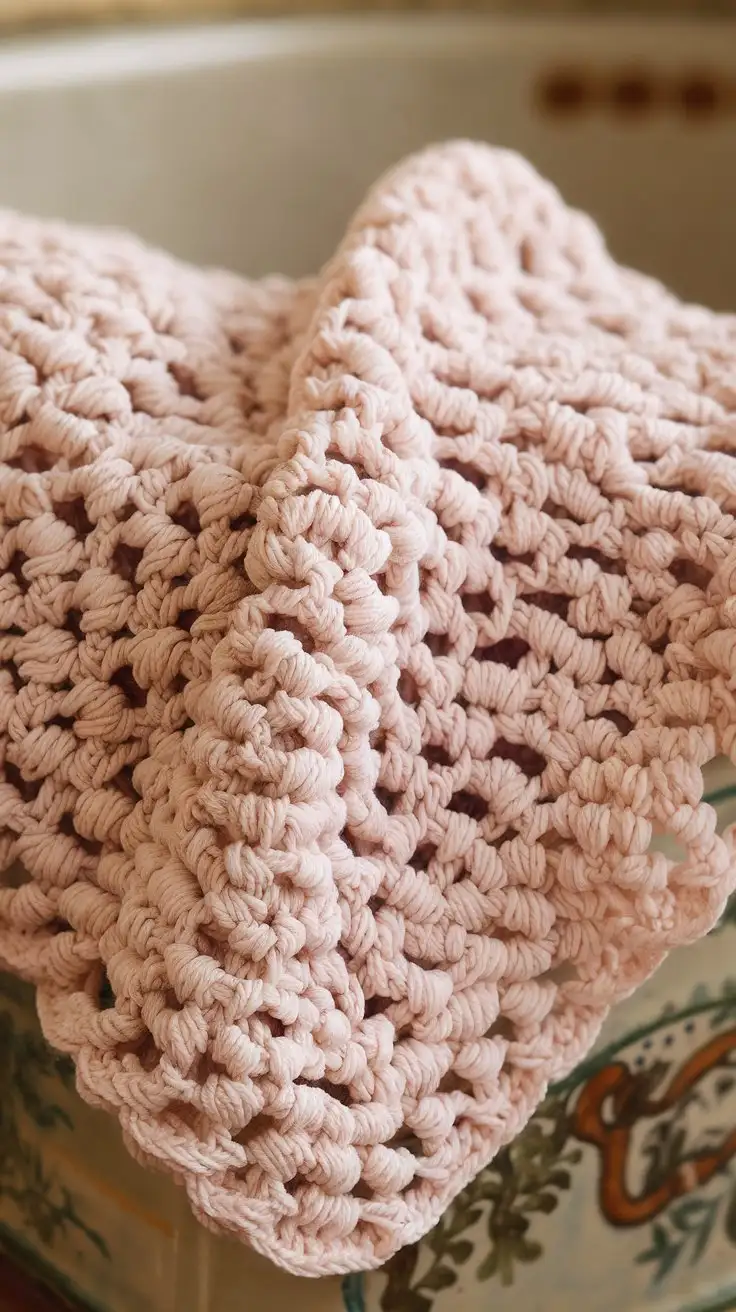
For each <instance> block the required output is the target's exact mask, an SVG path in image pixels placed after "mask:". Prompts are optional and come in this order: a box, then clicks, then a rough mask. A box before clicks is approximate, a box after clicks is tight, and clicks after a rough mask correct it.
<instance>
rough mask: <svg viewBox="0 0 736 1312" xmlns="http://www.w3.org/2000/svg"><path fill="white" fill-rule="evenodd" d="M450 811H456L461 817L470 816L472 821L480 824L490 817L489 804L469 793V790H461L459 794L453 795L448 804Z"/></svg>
mask: <svg viewBox="0 0 736 1312" xmlns="http://www.w3.org/2000/svg"><path fill="white" fill-rule="evenodd" d="M447 809H448V811H455V812H456V813H457V814H459V815H467V816H470V819H471V820H476V821H477V822H478V824H480V823H481V821H482V820H485V818H486V816H487V815H488V803H487V802H485V801H484V800H483V798H482V797H478V796H477V794H476V793H469V792H468V791H467V789H465V788H461V789H460V791H459V792H457V793H453V795H452V797H451V798H450V801H449V802H448V804H447Z"/></svg>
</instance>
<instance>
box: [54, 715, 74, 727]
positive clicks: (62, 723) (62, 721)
mask: <svg viewBox="0 0 736 1312" xmlns="http://www.w3.org/2000/svg"><path fill="white" fill-rule="evenodd" d="M48 725H49V727H51V726H52V725H53V727H54V728H55V729H73V728H74V716H73V715H55V716H54V717H53V719H51V720H49V721H48Z"/></svg>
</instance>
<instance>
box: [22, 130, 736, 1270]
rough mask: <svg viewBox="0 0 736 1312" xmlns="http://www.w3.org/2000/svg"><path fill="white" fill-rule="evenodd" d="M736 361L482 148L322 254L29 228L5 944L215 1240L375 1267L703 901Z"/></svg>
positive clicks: (388, 202) (679, 934)
mask: <svg viewBox="0 0 736 1312" xmlns="http://www.w3.org/2000/svg"><path fill="white" fill-rule="evenodd" d="M734 361H736V318H734V317H729V316H723V315H716V314H712V313H710V312H709V311H707V310H704V309H701V308H697V307H690V306H683V305H682V304H680V303H679V302H678V301H677V300H676V298H675V297H673V296H672V295H670V294H669V293H668V292H667V291H665V290H664V289H663V288H662V287H661V286H660V285H659V284H657V283H655V282H654V281H652V280H650V279H647V278H645V277H643V276H641V275H639V274H636V273H632V272H630V271H628V270H624V269H622V268H620V267H619V266H618V265H617V264H616V263H615V262H614V260H613V259H612V258H611V256H610V255H609V254H608V253H607V250H606V247H605V245H604V242H603V239H602V237H601V236H600V234H599V232H598V230H597V229H596V228H595V226H594V225H593V223H592V222H591V221H590V220H589V219H587V218H586V217H584V216H582V215H580V214H578V213H576V212H574V211H571V210H570V209H568V208H567V207H566V205H565V204H564V203H563V201H562V200H561V199H560V197H559V195H558V194H557V192H556V191H555V190H554V188H552V187H551V186H550V185H549V184H548V183H546V182H544V181H543V180H542V179H540V178H539V177H538V176H537V174H536V173H535V172H534V170H533V169H532V168H531V167H530V166H529V165H528V164H526V163H525V162H524V161H523V160H521V159H520V158H518V157H517V156H515V155H511V154H508V153H505V152H502V151H496V150H493V149H491V148H489V147H485V146H475V145H472V144H466V143H459V144H451V145H449V146H445V147H440V148H436V149H432V150H430V151H427V152H425V153H424V154H423V155H420V156H418V157H416V158H414V159H411V160H409V161H408V162H407V163H405V164H403V165H401V166H400V167H399V168H398V169H397V170H395V171H394V172H393V173H392V174H390V175H389V176H388V177H387V178H385V179H384V180H383V181H382V182H381V183H379V185H378V186H377V188H376V189H375V190H374V191H373V193H372V194H371V195H370V196H369V198H368V200H367V201H366V202H365V204H364V206H363V207H362V209H361V210H360V211H359V213H358V214H357V216H356V217H355V219H354V220H353V222H352V224H351V226H350V228H349V230H348V232H347V235H346V237H345V240H344V242H343V244H342V245H341V247H340V249H339V250H338V252H337V254H336V255H335V257H334V259H333V260H332V262H331V263H330V264H329V265H328V267H327V268H326V269H325V270H324V271H323V273H322V274H321V275H320V277H319V278H318V279H316V280H314V281H310V282H305V283H302V284H289V283H287V282H284V281H278V280H269V281H267V282H263V283H249V282H246V281H244V280H242V279H239V278H236V277H233V276H229V275H226V274H220V273H203V272H198V271H195V270H193V269H190V268H187V267H184V266H182V265H181V264H178V263H177V262H175V261H173V260H171V259H169V258H168V257H166V256H164V255H161V254H158V253H155V252H151V251H148V250H147V249H145V248H144V247H143V246H141V245H140V244H138V243H136V242H135V241H133V240H132V239H131V238H128V237H125V236H115V235H111V234H99V233H89V232H83V231H79V230H73V229H67V228H63V227H59V226H54V225H47V224H40V223H35V222H30V221H27V220H25V219H20V218H18V217H15V216H4V217H3V218H2V220H1V221H0V461H1V464H0V572H1V577H0V664H1V669H0V762H1V763H2V782H1V783H0V841H1V857H2V868H3V870H4V871H5V873H4V875H3V876H2V877H1V878H0V959H1V960H2V962H3V963H4V965H5V966H6V967H7V968H9V969H11V970H13V971H15V972H17V973H18V974H20V975H22V976H24V977H26V978H27V979H30V980H32V981H33V983H34V984H35V986H36V990H37V1000H38V1008H39V1014H40V1017H41V1022H42V1025H43V1029H44V1032H45V1034H46V1036H47V1038H48V1039H49V1041H50V1042H51V1043H52V1044H53V1045H54V1046H55V1047H56V1048H58V1049H60V1050H62V1051H64V1052H67V1053H70V1054H71V1055H72V1056H73V1058H74V1061H75V1064H76V1071H77V1083H78V1087H79V1090H80V1093H81V1094H82V1096H83V1097H84V1098H86V1099H87V1100H88V1101H89V1102H91V1103H93V1104H95V1105H97V1106H100V1107H102V1108H104V1109H106V1110H108V1111H110V1112H112V1113H113V1114H114V1115H116V1116H117V1117H118V1118H119V1121H120V1124H121V1126H122V1130H123V1134H124V1136H125V1140H126V1143H127V1145H128V1146H129V1148H130V1150H131V1151H132V1152H133V1154H134V1155H135V1156H136V1157H138V1158H140V1159H141V1160H143V1161H144V1162H146V1163H149V1164H152V1165H156V1166H159V1167H163V1168H165V1169H166V1170H168V1171H169V1172H171V1173H172V1174H173V1175H174V1177H175V1178H176V1179H177V1180H178V1181H179V1182H180V1183H181V1184H182V1185H183V1186H184V1187H185V1188H186V1190H187V1193H188V1196H189V1200H190V1203H191V1206H192V1208H193V1210H194V1212H195V1214H196V1216H197V1217H198V1218H199V1219H200V1220H201V1221H203V1222H204V1223H205V1224H206V1225H208V1226H210V1227H212V1228H213V1229H215V1230H217V1231H219V1232H224V1233H227V1234H231V1235H235V1236H238V1237H240V1238H243V1239H245V1240H247V1241H248V1242H249V1243H250V1244H251V1245H253V1247H255V1248H256V1249H257V1250H259V1251H260V1252H261V1253H264V1254H266V1255H267V1256H269V1257H271V1258H272V1259H273V1260H274V1261H276V1262H277V1263H279V1265H281V1266H284V1267H286V1268H287V1269H289V1270H291V1271H293V1272H296V1273H299V1274H303V1275H320V1274H325V1273H336V1272H346V1271H352V1270H358V1269H367V1268H370V1267H374V1266H377V1265H379V1264H381V1263H382V1262H384V1261H385V1260H386V1259H387V1258H388V1257H389V1256H391V1254H392V1253H394V1252H395V1251H396V1250H397V1249H398V1248H400V1247H401V1246H402V1245H403V1244H406V1243H409V1242H412V1241H414V1240H416V1239H417V1238H419V1237H420V1236H421V1235H422V1234H423V1233H425V1232H426V1231H427V1230H428V1229H429V1228H430V1227H431V1226H432V1225H433V1224H434V1223H435V1221H436V1220H437V1218H438V1217H439V1215H440V1214H441V1212H442V1211H443V1209H444V1208H445V1207H446V1206H447V1204H448V1203H449V1202H450V1201H451V1199H452V1198H453V1197H454V1196H455V1195H456V1194H457V1193H458V1191H459V1190H460V1189H461V1188H462V1187H463V1186H464V1185H465V1184H466V1183H467V1182H468V1180H469V1179H470V1178H472V1176H473V1175H475V1174H476V1173H477V1171H478V1170H480V1169H481V1168H482V1167H483V1166H484V1165H485V1164H486V1163H487V1162H488V1161H489V1160H490V1159H491V1158H492V1157H493V1156H494V1155H495V1154H496V1153H497V1152H498V1150H499V1149H500V1148H501V1147H502V1145H504V1144H505V1143H507V1142H508V1141H509V1140H510V1139H512V1138H513V1137H514V1136H515V1135H516V1134H517V1133H518V1132H519V1130H520V1129H521V1128H522V1127H523V1126H524V1124H525V1123H526V1121H527V1120H528V1118H529V1117H530V1115H531V1114H532V1113H533V1111H534V1109H535V1108H536V1107H537V1105H538V1104H539V1102H540V1101H541V1099H542V1098H543V1096H544V1093H545V1090H546V1087H547V1085H548V1083H549V1082H550V1081H551V1080H556V1079H559V1078H561V1077H562V1076H564V1075H565V1074H566V1073H567V1072H569V1071H570V1070H571V1069H572V1068H573V1067H574V1066H575V1064H576V1063H577V1062H578V1061H579V1060H580V1059H581V1058H582V1056H583V1055H584V1054H585V1053H586V1052H587V1050H588V1049H589V1048H590V1046H591V1044H592V1043H593V1042H594V1040H595V1038H596V1035H597V1033H598V1031H599V1028H600V1025H601V1023H602V1021H603V1019H604V1018H605V1016H606V1015H607V1013H608V1011H609V1009H610V1008H611V1006H612V1005H613V1004H614V1003H616V1002H617V1001H618V1000H619V999H621V998H623V997H625V996H627V995H628V994H630V993H631V992H632V990H633V989H635V988H636V987H637V985H639V984H640V983H641V982H642V981H643V980H644V979H646V978H647V977H648V976H649V975H650V974H651V973H652V971H653V970H654V969H655V968H656V966H657V965H658V964H659V963H660V962H661V960H662V959H663V957H664V956H665V955H666V953H667V952H668V951H669V950H670V949H672V948H674V947H676V946H679V945H681V944H684V943H687V942H689V941H692V940H694V939H696V938H698V937H699V936H701V935H703V934H704V933H706V932H707V931H708V930H709V929H710V928H711V927H712V926H713V925H714V923H715V922H716V920H717V919H718V916H719V915H720V913H721V911H722V909H723V906H724V903H725V900H726V897H727V896H728V894H729V892H730V891H731V890H732V888H733V886H734V861H733V857H732V853H731V844H730V838H729V837H728V836H726V837H719V836H718V834H717V833H716V827H715V815H714V812H713V811H712V809H711V808H710V807H709V806H707V805H706V804H704V803H703V801H702V793H703V783H702V767H703V766H704V765H705V764H706V763H707V762H708V761H710V760H711V759H713V758H714V757H716V756H718V755H726V756H731V757H733V756H734V734H735V732H736V700H735V696H734V675H735V674H736V600H734V598H735V597H736V518H735V511H736V463H735V462H734V458H733V457H734V454H735V453H736V419H735V418H734V410H735V408H736V373H735V371H734ZM655 834H660V835H661V834H667V835H670V836H672V837H673V838H674V839H675V840H676V841H677V843H678V845H679V848H680V850H681V852H682V858H681V859H680V860H679V861H676V862H673V861H671V860H668V859H667V858H666V857H665V856H664V855H662V854H661V853H660V852H656V851H654V850H653V849H652V847H651V843H652V838H653V836H654V835H655Z"/></svg>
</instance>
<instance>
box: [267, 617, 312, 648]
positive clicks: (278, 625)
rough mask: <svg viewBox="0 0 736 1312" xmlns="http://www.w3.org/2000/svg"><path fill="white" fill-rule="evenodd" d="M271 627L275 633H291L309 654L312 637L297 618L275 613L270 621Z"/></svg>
mask: <svg viewBox="0 0 736 1312" xmlns="http://www.w3.org/2000/svg"><path fill="white" fill-rule="evenodd" d="M271 627H272V628H273V629H275V631H276V632H277V633H291V634H292V635H293V637H295V638H296V640H297V642H299V643H300V644H301V647H302V650H303V651H305V652H307V653H308V654H311V653H312V652H313V651H314V638H313V637H312V635H311V633H310V632H309V629H307V628H305V626H304V625H303V624H301V623H300V622H299V620H296V619H292V618H291V617H290V616H287V615H276V616H274V618H273V620H272V621H271Z"/></svg>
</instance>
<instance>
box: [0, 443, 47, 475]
mask: <svg viewBox="0 0 736 1312" xmlns="http://www.w3.org/2000/svg"><path fill="white" fill-rule="evenodd" d="M5 463H6V465H7V466H8V467H9V468H10V469H22V470H23V473H24V474H45V473H46V472H47V471H48V470H49V469H53V467H54V465H55V464H56V456H55V455H54V454H53V452H52V451H47V450H46V448H45V447H42V446H24V447H22V448H21V450H20V451H19V452H18V453H17V455H15V456H13V458H12V459H11V460H6V462H5Z"/></svg>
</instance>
